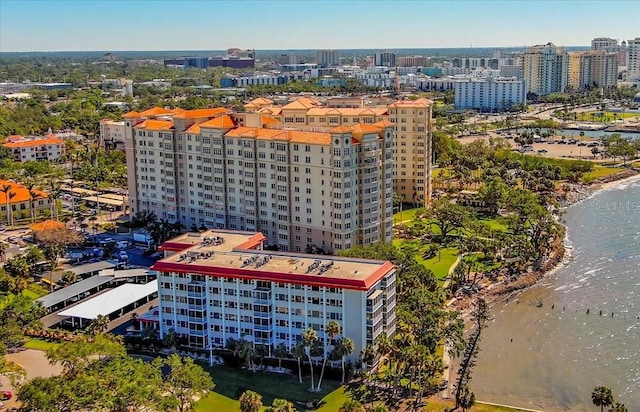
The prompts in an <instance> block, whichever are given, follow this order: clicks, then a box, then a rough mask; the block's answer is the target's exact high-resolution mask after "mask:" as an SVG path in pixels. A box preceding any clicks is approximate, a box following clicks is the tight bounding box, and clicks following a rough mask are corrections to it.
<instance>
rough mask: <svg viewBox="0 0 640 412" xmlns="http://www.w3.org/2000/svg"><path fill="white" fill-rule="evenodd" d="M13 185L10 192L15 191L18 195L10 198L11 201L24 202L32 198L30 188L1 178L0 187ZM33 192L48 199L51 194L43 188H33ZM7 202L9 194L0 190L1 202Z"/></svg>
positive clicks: (2, 203)
mask: <svg viewBox="0 0 640 412" xmlns="http://www.w3.org/2000/svg"><path fill="white" fill-rule="evenodd" d="M5 185H7V186H11V190H10V191H9V192H8V193H11V192H13V193H15V194H16V195H15V196H14V197H12V198H11V199H10V200H9V203H22V202H26V201H28V200H29V199H30V196H29V189H27V188H26V187H24V186H22V185H21V184H18V183H16V182H11V181H8V180H0V189H3V188H4V186H5ZM33 192H34V193H36V195H37V197H38V198H39V199H46V198H47V197H49V195H48V194H47V193H46V192H43V191H42V190H38V189H33ZM6 203H7V195H6V194H5V193H4V192H2V191H0V204H1V205H5V204H6Z"/></svg>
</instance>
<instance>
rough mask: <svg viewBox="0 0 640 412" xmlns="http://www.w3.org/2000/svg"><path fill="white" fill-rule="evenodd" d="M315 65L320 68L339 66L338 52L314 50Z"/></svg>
mask: <svg viewBox="0 0 640 412" xmlns="http://www.w3.org/2000/svg"><path fill="white" fill-rule="evenodd" d="M316 63H318V66H322V67H335V66H340V51H339V50H331V49H328V50H316Z"/></svg>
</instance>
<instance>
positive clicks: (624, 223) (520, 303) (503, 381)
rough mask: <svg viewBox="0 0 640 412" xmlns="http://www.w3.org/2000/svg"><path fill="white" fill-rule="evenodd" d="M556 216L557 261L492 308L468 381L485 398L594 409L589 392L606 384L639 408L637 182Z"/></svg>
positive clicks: (529, 405) (549, 408) (517, 403)
mask: <svg viewBox="0 0 640 412" xmlns="http://www.w3.org/2000/svg"><path fill="white" fill-rule="evenodd" d="M562 219H563V220H564V221H565V222H566V225H567V229H568V230H567V236H568V237H567V245H568V253H567V257H566V259H565V262H564V264H563V266H561V267H559V268H558V269H557V270H556V271H554V272H553V273H552V274H549V275H548V276H547V277H546V278H545V279H544V280H543V281H541V282H540V283H538V284H537V285H536V286H534V287H532V288H530V289H528V290H526V291H525V292H523V293H522V294H520V295H518V296H517V297H512V298H511V299H510V300H508V301H506V302H503V303H500V304H498V305H496V306H494V307H493V320H492V322H491V323H490V326H489V327H488V328H487V329H486V330H485V331H483V336H482V342H481V352H480V355H479V358H478V362H477V365H476V368H475V369H474V373H473V381H472V384H471V387H472V389H473V390H474V391H475V393H476V397H477V399H479V400H482V401H489V402H496V403H503V404H509V405H515V406H520V407H527V408H531V409H537V410H544V411H593V410H596V409H594V405H593V404H592V402H591V392H592V390H593V388H594V387H595V386H598V385H603V386H607V387H609V388H611V389H612V391H613V394H614V397H615V398H616V400H617V401H619V402H623V403H625V405H626V406H627V408H628V409H629V411H634V412H636V411H640V181H638V180H635V181H632V182H626V183H620V184H619V185H618V186H616V187H614V188H610V189H606V190H603V191H601V192H598V193H596V194H594V195H593V196H591V197H590V198H588V199H586V200H584V201H582V202H580V203H577V204H575V205H573V206H571V207H570V208H568V209H566V212H565V214H564V215H563V216H562ZM540 303H542V306H539V304H540Z"/></svg>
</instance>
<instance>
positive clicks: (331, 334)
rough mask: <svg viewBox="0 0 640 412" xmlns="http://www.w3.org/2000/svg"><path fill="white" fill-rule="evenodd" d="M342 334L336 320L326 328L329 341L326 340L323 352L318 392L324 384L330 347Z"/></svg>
mask: <svg viewBox="0 0 640 412" xmlns="http://www.w3.org/2000/svg"><path fill="white" fill-rule="evenodd" d="M340 332H341V328H340V324H339V323H338V322H336V321H334V320H332V321H330V322H329V323H327V326H326V327H325V335H326V337H327V338H329V339H325V344H324V350H323V358H324V359H323V360H322V369H321V371H320V378H318V386H317V388H316V390H317V391H318V392H320V390H321V388H320V385H321V384H322V377H323V376H324V368H325V366H326V365H327V358H328V357H329V353H330V352H329V349H328V347H329V345H330V344H331V342H332V341H333V339H334V338H335V337H336V336H338V335H339V334H340Z"/></svg>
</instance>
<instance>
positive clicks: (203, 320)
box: [189, 316, 207, 324]
mask: <svg viewBox="0 0 640 412" xmlns="http://www.w3.org/2000/svg"><path fill="white" fill-rule="evenodd" d="M189 322H190V323H197V324H202V323H207V318H196V317H193V316H189Z"/></svg>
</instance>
